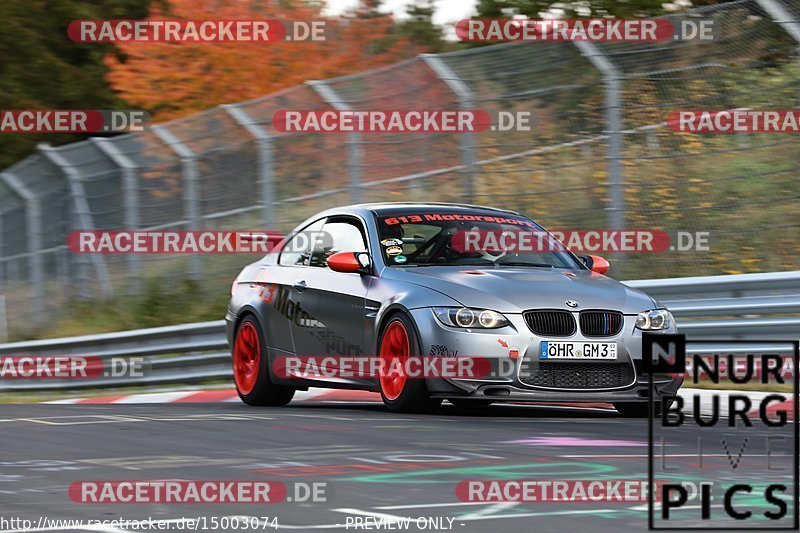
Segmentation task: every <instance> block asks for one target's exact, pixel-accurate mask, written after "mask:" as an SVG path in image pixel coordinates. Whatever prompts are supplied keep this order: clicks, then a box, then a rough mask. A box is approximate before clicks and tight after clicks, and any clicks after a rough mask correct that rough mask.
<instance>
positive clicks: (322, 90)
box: [306, 80, 363, 204]
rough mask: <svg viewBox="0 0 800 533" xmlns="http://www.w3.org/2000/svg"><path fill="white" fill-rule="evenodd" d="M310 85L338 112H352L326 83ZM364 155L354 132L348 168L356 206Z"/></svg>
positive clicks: (316, 81) (358, 199)
mask: <svg viewBox="0 0 800 533" xmlns="http://www.w3.org/2000/svg"><path fill="white" fill-rule="evenodd" d="M306 84H308V85H309V86H310V87H311V88H312V89H314V91H316V93H317V94H318V95H320V97H322V99H323V100H325V102H327V103H328V104H329V105H330V106H331V107H332V108H334V109H335V110H337V111H352V110H353V108H352V107H351V106H350V104H348V103H347V102H345V101H344V100H342V99H341V98H340V97H339V95H338V94H336V91H334V90H333V88H331V86H330V85H328V84H327V83H326V82H324V81H320V80H311V81H307V82H306ZM362 160H363V154H362V150H361V135H360V134H359V132H357V131H353V132H351V133H350V134H348V136H347V166H348V167H350V201H351V202H353V203H354V204H357V203H359V202H361V185H362V180H361V165H362Z"/></svg>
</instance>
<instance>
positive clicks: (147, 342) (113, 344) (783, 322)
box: [0, 272, 800, 391]
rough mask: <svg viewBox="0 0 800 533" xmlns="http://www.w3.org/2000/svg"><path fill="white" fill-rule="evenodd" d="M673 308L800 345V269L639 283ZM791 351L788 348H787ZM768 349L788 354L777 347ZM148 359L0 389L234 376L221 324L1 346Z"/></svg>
mask: <svg viewBox="0 0 800 533" xmlns="http://www.w3.org/2000/svg"><path fill="white" fill-rule="evenodd" d="M627 285H630V286H632V287H636V288H638V289H641V290H644V291H645V292H647V293H648V294H650V295H651V296H653V297H654V298H656V299H658V300H659V301H661V302H662V303H663V304H665V305H666V306H667V307H668V308H670V309H671V310H672V311H673V313H674V314H675V316H676V317H677V321H678V328H679V330H680V331H681V332H683V333H686V334H687V335H688V336H689V338H690V339H693V340H702V339H714V340H719V339H731V340H750V339H753V340H775V341H780V340H796V339H799V338H800V316H791V315H792V313H798V314H800V272H783V273H769V274H741V275H731V276H706V277H694V278H677V279H654V280H637V281H631V282H627ZM789 349H790V346H789V345H787V346H786V348H785V351H787V353H788V350H789ZM748 350H751V351H754V352H758V351H764V350H765V347H764V346H759V345H758V343H757V342H754V343H753V344H752V345H741V344H740V345H729V346H726V345H725V344H713V343H712V344H702V343H698V344H695V347H694V348H692V349H691V351H693V352H697V353H713V352H716V351H724V352H741V351H748ZM768 350H769V351H770V352H773V353H775V352H777V353H781V352H784V349H781V348H777V349H776V347H775V346H774V345H773V346H770V347H769V348H768ZM47 355H50V356H53V355H72V356H98V357H100V358H103V359H109V358H113V357H144V358H145V359H146V360H147V363H148V364H147V368H148V372H146V374H145V376H143V377H138V378H133V377H122V378H111V377H108V378H102V379H85V380H84V379H79V380H71V381H67V380H56V379H35V380H34V379H32V380H26V379H4V380H0V391H15V390H16V391H36V390H41V391H44V390H69V389H79V388H97V387H120V386H129V385H160V384H187V383H197V382H201V381H209V380H220V379H231V375H232V372H231V362H230V355H229V352H228V346H227V341H226V339H225V324H224V321H222V320H214V321H210V322H199V323H194V324H182V325H177V326H166V327H160V328H149V329H140V330H133V331H122V332H117V333H103V334H99V335H86V336H81V337H68V338H62V339H47V340H40V341H29V342H15V343H10V344H3V345H0V357H12V356H13V357H19V356H47Z"/></svg>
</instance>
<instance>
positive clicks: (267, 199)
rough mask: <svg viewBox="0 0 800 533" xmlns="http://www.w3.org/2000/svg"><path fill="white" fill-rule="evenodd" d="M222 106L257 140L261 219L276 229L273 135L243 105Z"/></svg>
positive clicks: (268, 226)
mask: <svg viewBox="0 0 800 533" xmlns="http://www.w3.org/2000/svg"><path fill="white" fill-rule="evenodd" d="M221 107H222V109H224V110H225V111H227V112H228V114H229V115H230V116H231V117H232V118H233V120H235V121H236V123H237V124H239V125H240V126H241V127H243V128H244V129H246V130H247V132H248V133H249V134H250V135H252V136H253V138H254V139H255V140H256V145H257V146H258V184H259V189H260V192H261V220H262V222H263V223H264V227H265V228H266V229H268V230H270V231H274V229H275V228H274V227H273V226H274V224H275V216H274V211H273V204H274V203H275V178H274V171H273V167H274V161H275V159H274V157H273V151H272V135H270V134H269V133H268V132H267V131H266V130H265V129H264V128H262V127H261V126H259V125H258V123H257V122H256V121H255V120H253V117H251V116H250V115H249V114H248V113H247V111H245V110H244V109H242V108H241V107H238V106H237V105H233V104H228V105H223V106H221Z"/></svg>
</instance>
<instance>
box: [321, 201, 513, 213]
mask: <svg viewBox="0 0 800 533" xmlns="http://www.w3.org/2000/svg"><path fill="white" fill-rule="evenodd" d="M442 207H445V208H447V209H452V210H455V211H462V210H463V211H491V212H495V213H507V214H512V215H518V216H522V215H520V214H519V213H517V212H516V211H511V210H509V209H498V208H496V207H487V206H484V205H473V204H460V203H449V202H372V203H363V204H352V205H346V206H342V207H339V208H337V209H336V210H337V211H350V210H354V211H355V210H366V211H372V212H373V213H376V214H378V215H380V214H383V213H386V212H387V211H391V212H395V213H396V212H402V211H408V212H410V211H413V210H415V209H436V208H442Z"/></svg>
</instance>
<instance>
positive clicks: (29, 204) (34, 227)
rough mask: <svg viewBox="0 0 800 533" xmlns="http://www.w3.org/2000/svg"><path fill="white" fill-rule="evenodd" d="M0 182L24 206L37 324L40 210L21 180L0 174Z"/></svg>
mask: <svg viewBox="0 0 800 533" xmlns="http://www.w3.org/2000/svg"><path fill="white" fill-rule="evenodd" d="M0 180H3V183H5V184H6V186H8V188H9V189H11V190H12V191H13V192H14V194H16V195H17V196H18V197H19V198H20V200H22V201H23V203H24V204H25V223H26V224H27V226H28V255H29V259H30V276H29V277H28V279H29V280H30V282H31V291H32V292H33V302H31V309H32V311H33V316H34V321H35V322H36V323H37V324H38V323H40V322H41V321H42V320H43V319H44V262H43V257H42V210H41V207H40V204H39V198H37V197H36V195H35V194H33V191H31V190H30V189H28V188H27V187H26V186H25V185H24V184H23V183H22V180H20V179H19V178H17V176H15V175H14V174H11V173H10V172H3V173H1V174H0Z"/></svg>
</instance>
